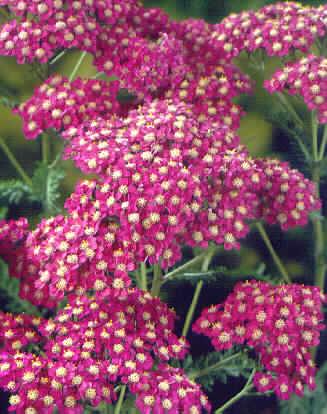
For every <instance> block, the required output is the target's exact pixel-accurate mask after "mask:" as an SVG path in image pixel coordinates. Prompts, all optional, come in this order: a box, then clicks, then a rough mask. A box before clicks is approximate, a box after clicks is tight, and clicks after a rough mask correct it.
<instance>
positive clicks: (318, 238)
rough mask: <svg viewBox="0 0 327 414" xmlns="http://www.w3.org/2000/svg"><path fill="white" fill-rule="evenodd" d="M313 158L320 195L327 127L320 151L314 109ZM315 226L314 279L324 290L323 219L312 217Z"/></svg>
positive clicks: (313, 173) (313, 175)
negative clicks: (322, 159) (321, 165)
mask: <svg viewBox="0 0 327 414" xmlns="http://www.w3.org/2000/svg"><path fill="white" fill-rule="evenodd" d="M311 122H312V128H311V129H312V158H313V167H312V171H311V174H312V181H313V182H314V183H315V184H316V190H317V194H318V196H319V195H320V178H321V177H320V175H321V174H320V166H319V161H320V160H321V158H320V157H321V154H322V156H323V154H324V151H325V145H326V140H327V138H326V137H327V132H326V130H327V128H326V127H325V129H324V135H323V140H322V143H321V147H320V150H319V151H318V122H317V116H316V114H315V112H314V111H312V117H311ZM312 226H313V236H314V261H315V270H314V279H315V285H316V286H318V287H319V288H320V289H321V290H322V291H324V287H325V274H326V263H325V260H324V244H325V241H324V229H323V221H322V220H321V219H320V218H319V217H318V218H317V217H314V218H313V219H312Z"/></svg>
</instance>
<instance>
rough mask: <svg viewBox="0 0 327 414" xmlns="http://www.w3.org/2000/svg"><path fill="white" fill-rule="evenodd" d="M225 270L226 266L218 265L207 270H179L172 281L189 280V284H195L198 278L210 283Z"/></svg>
mask: <svg viewBox="0 0 327 414" xmlns="http://www.w3.org/2000/svg"><path fill="white" fill-rule="evenodd" d="M225 271H226V267H224V266H220V267H219V268H217V269H214V270H209V271H207V272H201V271H193V272H192V271H191V272H181V273H177V274H176V275H175V276H174V278H173V279H172V281H174V282H181V281H183V282H189V283H191V284H194V285H196V284H197V283H198V282H199V281H200V280H202V281H203V282H204V283H212V282H215V281H216V280H217V279H218V278H219V277H221V275H222V274H224V272H225Z"/></svg>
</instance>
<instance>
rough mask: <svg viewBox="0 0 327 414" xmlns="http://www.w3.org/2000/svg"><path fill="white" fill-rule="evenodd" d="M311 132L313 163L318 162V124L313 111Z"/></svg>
mask: <svg viewBox="0 0 327 414" xmlns="http://www.w3.org/2000/svg"><path fill="white" fill-rule="evenodd" d="M311 132H312V156H313V159H314V161H318V159H319V158H318V123H317V117H316V114H315V111H312V112H311Z"/></svg>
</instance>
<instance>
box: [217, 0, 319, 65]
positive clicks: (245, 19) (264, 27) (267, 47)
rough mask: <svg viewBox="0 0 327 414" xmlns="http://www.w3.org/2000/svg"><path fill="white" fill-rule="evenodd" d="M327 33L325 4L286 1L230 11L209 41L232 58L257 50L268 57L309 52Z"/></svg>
mask: <svg viewBox="0 0 327 414" xmlns="http://www.w3.org/2000/svg"><path fill="white" fill-rule="evenodd" d="M326 32H327V7H326V6H320V7H309V6H303V5H301V4H300V3H296V2H283V3H276V4H271V5H268V6H265V7H263V8H261V9H259V10H257V11H247V12H242V13H239V14H231V15H230V16H228V17H226V18H225V19H224V20H223V21H222V22H221V23H218V24H216V25H214V28H213V30H212V32H211V39H210V42H209V43H210V46H211V47H213V48H214V47H215V48H222V49H223V50H224V51H225V52H226V54H227V56H228V58H230V59H231V58H233V57H235V56H238V55H239V54H240V53H241V52H242V51H247V52H254V51H256V50H263V51H264V52H266V53H267V54H268V55H269V56H286V55H289V54H290V53H291V52H294V51H295V50H300V51H301V52H304V53H307V52H309V50H310V47H311V46H312V44H313V43H314V42H315V40H316V39H318V38H323V37H324V36H325V35H326Z"/></svg>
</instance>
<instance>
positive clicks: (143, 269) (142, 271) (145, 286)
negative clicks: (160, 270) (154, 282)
mask: <svg viewBox="0 0 327 414" xmlns="http://www.w3.org/2000/svg"><path fill="white" fill-rule="evenodd" d="M140 283H141V285H140V288H141V289H142V290H148V284H147V276H146V264H145V263H144V262H141V264H140Z"/></svg>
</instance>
